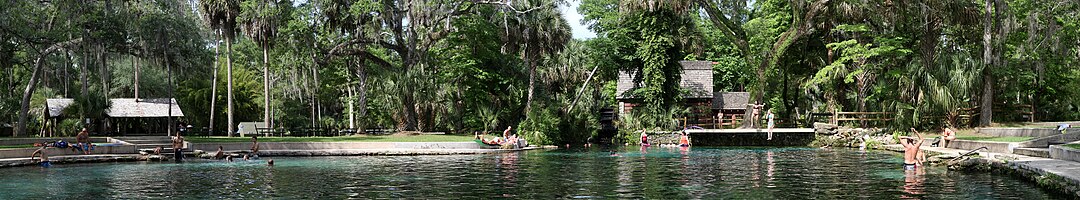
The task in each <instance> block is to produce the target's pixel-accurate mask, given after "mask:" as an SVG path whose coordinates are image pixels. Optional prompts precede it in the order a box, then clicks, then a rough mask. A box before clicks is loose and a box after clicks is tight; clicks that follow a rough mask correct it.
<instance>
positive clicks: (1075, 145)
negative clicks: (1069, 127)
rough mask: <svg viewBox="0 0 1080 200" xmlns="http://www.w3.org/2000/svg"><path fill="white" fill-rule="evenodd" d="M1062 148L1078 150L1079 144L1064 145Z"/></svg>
mask: <svg viewBox="0 0 1080 200" xmlns="http://www.w3.org/2000/svg"><path fill="white" fill-rule="evenodd" d="M1064 146H1065V147H1069V148H1073V149H1080V144H1065V145H1064Z"/></svg>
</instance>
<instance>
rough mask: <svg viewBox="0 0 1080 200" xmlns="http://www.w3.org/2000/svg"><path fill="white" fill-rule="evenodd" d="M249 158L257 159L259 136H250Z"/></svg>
mask: <svg viewBox="0 0 1080 200" xmlns="http://www.w3.org/2000/svg"><path fill="white" fill-rule="evenodd" d="M251 158H252V159H256V158H259V136H256V135H252V136H251Z"/></svg>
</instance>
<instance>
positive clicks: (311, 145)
mask: <svg viewBox="0 0 1080 200" xmlns="http://www.w3.org/2000/svg"><path fill="white" fill-rule="evenodd" d="M218 146H221V147H222V148H223V149H224V150H225V151H246V150H249V149H251V143H192V144H189V145H188V148H189V149H192V150H203V151H208V152H209V151H217V148H218ZM487 148H490V147H485V146H481V145H480V144H477V143H476V142H260V143H259V150H325V149H487Z"/></svg>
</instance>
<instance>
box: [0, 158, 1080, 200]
mask: <svg viewBox="0 0 1080 200" xmlns="http://www.w3.org/2000/svg"><path fill="white" fill-rule="evenodd" d="M264 159H265V158H264ZM274 160H275V161H276V163H275V166H273V167H269V166H266V164H265V161H261V160H259V161H251V162H244V161H238V162H232V163H228V162H207V161H199V160H194V159H193V160H190V161H189V162H185V163H179V164H178V163H156V162H142V163H116V164H72V165H60V166H57V167H54V168H50V169H41V168H36V167H21V168H6V169H0V199H27V198H63V197H71V196H79V197H88V198H95V199H115V198H128V199H130V198H134V199H146V198H183V199H194V198H197V199H202V198H295V197H304V198H329V199H349V198H358V199H370V198H409V199H461V198H466V199H473V198H482V199H490V198H523V199H568V198H579V199H591V198H629V199H639V198H655V199H875V198H882V199H897V198H919V199H1016V198H1019V199H1057V198H1061V197H1060V196H1055V195H1054V194H1048V193H1046V192H1044V191H1043V190H1040V189H1038V188H1037V187H1035V186H1034V185H1033V184H1031V183H1027V182H1023V181H1020V180H1018V179H1014V178H1012V177H1009V176H995V175H990V174H986V173H961V172H949V171H946V170H944V169H943V168H934V167H930V168H926V169H924V171H922V172H920V173H919V174H908V173H905V171H902V169H901V164H902V163H903V162H902V159H900V158H899V154H896V153H891V152H879V151H856V150H847V149H831V150H821V149H815V148H801V147H784V148H769V147H692V148H677V147H650V148H640V147H610V146H609V147H599V146H594V147H592V148H573V149H558V150H541V151H527V152H515V153H502V154H488V155H450V156H374V157H278V158H274Z"/></svg>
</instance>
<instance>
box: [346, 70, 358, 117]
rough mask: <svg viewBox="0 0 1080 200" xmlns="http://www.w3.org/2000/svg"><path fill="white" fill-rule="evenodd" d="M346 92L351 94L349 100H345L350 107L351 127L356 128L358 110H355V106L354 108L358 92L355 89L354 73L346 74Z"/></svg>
mask: <svg viewBox="0 0 1080 200" xmlns="http://www.w3.org/2000/svg"><path fill="white" fill-rule="evenodd" d="M345 92H346V93H348V94H349V100H348V101H346V102H345V103H346V104H348V105H346V107H347V108H348V109H349V129H355V128H356V112H355V108H354V107H355V104H354V101H353V99H355V98H356V92H355V91H354V89H353V85H352V75H346V76H345Z"/></svg>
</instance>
